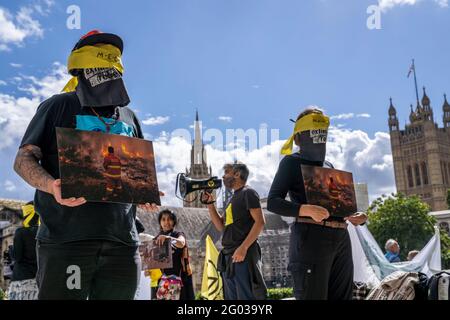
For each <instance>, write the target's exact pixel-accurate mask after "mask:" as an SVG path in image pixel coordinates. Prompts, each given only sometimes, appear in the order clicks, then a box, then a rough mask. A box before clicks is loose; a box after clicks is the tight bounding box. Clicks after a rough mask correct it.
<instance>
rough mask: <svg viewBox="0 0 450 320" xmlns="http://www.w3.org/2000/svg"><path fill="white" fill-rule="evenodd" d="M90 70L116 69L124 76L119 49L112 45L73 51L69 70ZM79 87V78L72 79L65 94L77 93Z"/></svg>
mask: <svg viewBox="0 0 450 320" xmlns="http://www.w3.org/2000/svg"><path fill="white" fill-rule="evenodd" d="M89 68H115V69H116V70H117V71H119V72H120V73H121V74H123V71H124V68H123V65H122V55H121V53H120V50H119V48H117V47H115V46H113V45H111V44H98V45H94V46H83V47H81V48H79V49H77V50H74V51H72V53H71V54H70V56H69V60H68V61H67V70H68V71H69V72H70V71H71V70H74V69H89ZM77 85H78V79H77V77H72V79H70V80H69V82H68V83H67V84H66V85H65V86H64V89H63V92H72V91H75V88H76V87H77Z"/></svg>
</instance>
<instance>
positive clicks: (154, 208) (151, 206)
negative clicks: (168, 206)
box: [138, 191, 164, 213]
mask: <svg viewBox="0 0 450 320" xmlns="http://www.w3.org/2000/svg"><path fill="white" fill-rule="evenodd" d="M159 196H160V197H164V192H162V191H159ZM138 207H139V208H140V209H142V210H144V211H146V212H150V213H155V212H158V211H159V207H158V205H157V204H156V203H148V202H147V203H144V204H139V205H138Z"/></svg>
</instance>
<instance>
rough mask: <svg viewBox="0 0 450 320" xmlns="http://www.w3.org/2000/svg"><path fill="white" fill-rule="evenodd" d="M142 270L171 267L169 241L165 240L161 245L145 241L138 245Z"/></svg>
mask: <svg viewBox="0 0 450 320" xmlns="http://www.w3.org/2000/svg"><path fill="white" fill-rule="evenodd" d="M139 254H140V255H141V264H142V270H150V269H170V268H172V267H173V262H172V248H171V244H170V240H169V239H166V241H164V244H163V245H161V246H160V245H158V244H156V242H155V241H153V240H152V241H145V242H143V243H142V244H141V245H139Z"/></svg>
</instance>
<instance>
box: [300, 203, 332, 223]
mask: <svg viewBox="0 0 450 320" xmlns="http://www.w3.org/2000/svg"><path fill="white" fill-rule="evenodd" d="M299 216H300V217H310V218H312V219H313V220H314V221H316V222H322V221H323V220H325V219H328V217H329V216H330V213H329V212H328V210H327V209H326V208H324V207H321V206H316V205H312V204H304V205H302V206H301V207H300V212H299Z"/></svg>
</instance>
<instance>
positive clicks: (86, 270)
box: [14, 30, 157, 300]
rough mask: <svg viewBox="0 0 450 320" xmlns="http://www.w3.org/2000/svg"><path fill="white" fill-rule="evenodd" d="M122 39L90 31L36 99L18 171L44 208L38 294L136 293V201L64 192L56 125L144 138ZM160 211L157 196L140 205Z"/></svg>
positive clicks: (103, 295)
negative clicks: (57, 90) (47, 91)
mask: <svg viewBox="0 0 450 320" xmlns="http://www.w3.org/2000/svg"><path fill="white" fill-rule="evenodd" d="M122 52H123V42H122V39H121V38H120V37H119V36H117V35H114V34H109V33H102V32H99V31H96V30H94V31H91V32H89V33H88V34H86V35H84V36H83V37H82V38H81V39H80V40H79V41H78V42H77V43H76V45H75V47H74V48H73V50H72V53H71V55H70V56H69V59H68V71H69V73H70V74H71V75H72V76H73V78H72V80H71V81H70V82H69V83H68V84H67V86H66V87H65V88H64V91H66V92H65V93H62V94H58V95H55V96H53V97H51V98H49V99H47V100H45V101H44V102H42V103H41V105H40V106H39V107H38V109H37V112H36V114H35V116H34V117H33V119H32V120H31V122H30V124H29V126H28V128H27V130H26V132H25V135H24V137H23V139H22V142H21V144H20V148H19V151H18V154H17V156H16V159H15V164H14V169H15V171H16V172H17V173H18V174H19V175H20V176H21V177H22V178H23V179H24V180H25V181H26V182H27V183H28V184H30V185H31V186H32V187H34V188H36V189H37V190H36V194H35V207H36V211H38V212H39V213H40V216H41V222H42V223H41V226H40V228H39V231H38V234H37V239H38V243H37V254H38V272H37V282H38V286H39V299H87V298H89V299H90V300H96V299H133V298H134V296H135V291H136V288H137V285H138V283H139V275H140V271H141V270H140V269H141V268H140V255H139V252H138V233H137V231H136V226H135V218H136V206H135V205H132V204H127V203H101V202H87V201H86V199H85V198H84V197H80V198H69V199H63V198H61V180H60V179H59V166H58V150H57V143H56V134H55V131H56V128H57V127H62V128H73V129H77V130H87V131H100V132H105V133H110V134H119V135H126V136H130V137H136V138H141V139H142V138H143V134H142V131H141V127H140V124H139V121H138V119H137V117H136V115H135V114H134V112H133V111H132V110H131V109H130V108H128V107H127V105H128V103H129V102H130V99H129V97H128V94H127V91H126V89H125V85H124V82H123V80H122V73H123V71H124V68H123V65H122V62H121V55H122ZM142 208H143V209H146V210H147V211H156V210H157V206H156V205H155V204H153V205H152V204H146V205H143V206H142Z"/></svg>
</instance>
